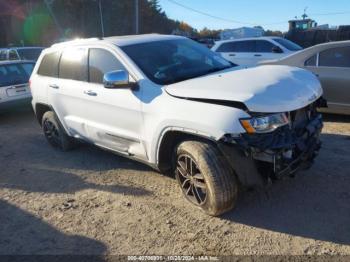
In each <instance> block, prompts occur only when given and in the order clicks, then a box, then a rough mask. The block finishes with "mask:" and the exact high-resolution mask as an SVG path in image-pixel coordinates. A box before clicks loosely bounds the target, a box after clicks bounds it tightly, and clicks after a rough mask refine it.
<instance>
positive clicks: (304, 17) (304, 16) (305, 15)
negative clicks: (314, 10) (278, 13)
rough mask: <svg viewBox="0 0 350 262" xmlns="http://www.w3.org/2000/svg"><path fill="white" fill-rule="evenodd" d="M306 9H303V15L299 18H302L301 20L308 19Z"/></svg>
mask: <svg viewBox="0 0 350 262" xmlns="http://www.w3.org/2000/svg"><path fill="white" fill-rule="evenodd" d="M307 9H308V7H307V6H306V7H305V8H304V14H303V15H302V16H301V17H302V18H303V20H305V19H306V17H308V15H307V14H306V10H307Z"/></svg>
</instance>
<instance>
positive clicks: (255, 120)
mask: <svg viewBox="0 0 350 262" xmlns="http://www.w3.org/2000/svg"><path fill="white" fill-rule="evenodd" d="M240 121H241V124H242V126H243V127H244V129H245V130H246V131H247V133H250V134H252V133H269V132H272V131H274V130H276V129H277V128H279V127H280V126H284V125H287V124H288V123H289V120H288V117H287V116H286V114H285V113H278V114H272V115H266V116H261V117H252V118H245V119H240Z"/></svg>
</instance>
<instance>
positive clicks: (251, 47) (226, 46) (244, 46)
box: [216, 40, 255, 53]
mask: <svg viewBox="0 0 350 262" xmlns="http://www.w3.org/2000/svg"><path fill="white" fill-rule="evenodd" d="M216 52H222V53H224V52H236V53H252V52H255V41H253V40H249V41H235V42H229V43H223V44H222V45H221V46H220V47H219V48H218V49H217V50H216Z"/></svg>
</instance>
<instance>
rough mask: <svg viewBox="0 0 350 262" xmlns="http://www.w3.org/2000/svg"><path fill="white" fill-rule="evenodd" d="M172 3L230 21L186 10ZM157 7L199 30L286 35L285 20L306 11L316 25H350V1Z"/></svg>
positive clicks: (246, 0)
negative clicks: (259, 29)
mask: <svg viewBox="0 0 350 262" xmlns="http://www.w3.org/2000/svg"><path fill="white" fill-rule="evenodd" d="M173 1H175V2H177V3H179V4H182V5H185V6H186V7H189V8H192V9H195V10H198V11H200V12H203V13H207V14H209V15H211V16H215V17H220V18H223V19H224V20H229V21H223V20H219V19H215V18H212V17H208V16H205V15H202V14H199V13H196V12H194V11H191V10H187V9H185V8H183V7H181V6H179V5H176V4H175V3H174V2H173ZM159 3H160V5H161V7H162V9H163V10H164V11H165V12H166V14H167V15H168V17H169V18H172V19H177V20H180V21H184V22H186V23H188V24H189V25H191V26H192V27H194V28H196V29H199V30H200V29H202V28H204V27H207V28H209V29H227V28H237V27H242V26H254V25H261V26H263V27H264V29H265V30H266V29H270V30H280V31H288V20H290V19H294V17H295V16H298V18H300V17H301V15H302V14H303V13H304V8H305V7H307V11H306V13H307V14H308V15H309V16H310V18H312V19H314V20H316V22H317V23H318V24H319V25H321V24H329V25H331V26H337V25H350V0H160V1H159ZM334 13H341V14H334ZM325 14H329V15H325Z"/></svg>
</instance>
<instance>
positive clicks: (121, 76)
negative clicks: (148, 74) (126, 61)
mask: <svg viewBox="0 0 350 262" xmlns="http://www.w3.org/2000/svg"><path fill="white" fill-rule="evenodd" d="M103 85H104V87H105V88H131V89H133V88H135V87H137V83H135V82H130V81H129V73H128V72H127V71H125V70H117V71H111V72H108V73H105V74H104V76H103Z"/></svg>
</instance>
